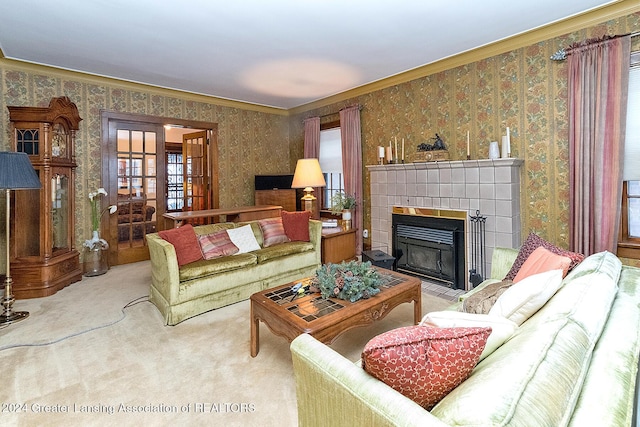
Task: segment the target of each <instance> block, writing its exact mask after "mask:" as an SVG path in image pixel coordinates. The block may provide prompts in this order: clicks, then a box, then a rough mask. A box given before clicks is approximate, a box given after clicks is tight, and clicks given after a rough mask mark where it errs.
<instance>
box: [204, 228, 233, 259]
mask: <svg viewBox="0 0 640 427" xmlns="http://www.w3.org/2000/svg"><path fill="white" fill-rule="evenodd" d="M197 237H198V242H199V243H200V249H201V250H202V256H203V257H204V259H213V258H218V257H221V256H228V255H233V254H236V253H238V251H239V249H238V247H237V246H236V245H234V244H233V242H232V241H231V239H230V238H229V233H227V230H220V231H218V232H215V233H211V234H204V235H199V236H197Z"/></svg>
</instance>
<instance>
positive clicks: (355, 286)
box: [311, 261, 385, 302]
mask: <svg viewBox="0 0 640 427" xmlns="http://www.w3.org/2000/svg"><path fill="white" fill-rule="evenodd" d="M384 283H385V279H384V278H383V277H382V276H381V275H380V273H378V271H377V270H376V269H375V268H373V267H372V266H371V262H370V261H367V262H359V261H349V262H342V263H340V264H331V263H329V264H325V265H323V266H321V267H320V268H318V269H317V270H316V275H315V277H314V278H313V279H312V281H311V288H312V290H314V291H318V292H320V294H321V295H322V298H325V299H326V298H329V297H332V298H340V299H343V300H348V301H351V302H356V301H358V300H359V299H361V298H364V299H367V298H369V297H371V296H373V295H375V294H377V293H378V292H380V289H379V287H380V286H381V285H383V284H384ZM314 288H315V289H314Z"/></svg>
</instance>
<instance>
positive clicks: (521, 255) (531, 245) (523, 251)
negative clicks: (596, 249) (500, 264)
mask: <svg viewBox="0 0 640 427" xmlns="http://www.w3.org/2000/svg"><path fill="white" fill-rule="evenodd" d="M540 246H542V247H544V248H545V249H548V250H550V251H551V252H553V253H554V254H557V255H562V256H566V257H568V258H570V259H571V265H570V266H569V271H571V270H572V269H574V268H575V267H576V265H578V264H579V263H580V262H582V260H583V259H584V255H582V254H579V253H576V252H571V251H567V250H564V249H561V248H559V247H557V246H555V245H554V244H553V243H550V242H547V241H546V240H544V239H543V238H542V237H540V236H538V235H537V234H535V233H530V234H529V236H527V240H525V242H524V243H523V244H522V247H521V248H520V250H519V251H518V256H517V257H516V260H515V261H514V263H513V265H512V266H511V269H510V270H509V272H508V273H507V275H506V276H505V277H504V278H505V279H508V280H513V279H514V278H515V277H516V274H518V271H519V270H520V267H522V264H524V262H525V261H526V260H527V258H529V255H531V253H533V251H534V250H536V248H538V247H540Z"/></svg>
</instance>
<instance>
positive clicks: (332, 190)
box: [318, 127, 344, 209]
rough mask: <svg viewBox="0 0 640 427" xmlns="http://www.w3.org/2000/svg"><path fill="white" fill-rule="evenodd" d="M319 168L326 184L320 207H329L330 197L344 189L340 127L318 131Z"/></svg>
mask: <svg viewBox="0 0 640 427" xmlns="http://www.w3.org/2000/svg"><path fill="white" fill-rule="evenodd" d="M318 160H319V162H320V168H321V169H322V173H323V174H324V180H325V181H326V182H327V186H326V187H325V188H324V197H323V201H322V209H331V197H333V195H334V194H336V193H339V192H341V191H344V179H343V176H342V139H341V137H340V128H339V127H334V128H331V129H325V130H321V131H320V155H319V159H318Z"/></svg>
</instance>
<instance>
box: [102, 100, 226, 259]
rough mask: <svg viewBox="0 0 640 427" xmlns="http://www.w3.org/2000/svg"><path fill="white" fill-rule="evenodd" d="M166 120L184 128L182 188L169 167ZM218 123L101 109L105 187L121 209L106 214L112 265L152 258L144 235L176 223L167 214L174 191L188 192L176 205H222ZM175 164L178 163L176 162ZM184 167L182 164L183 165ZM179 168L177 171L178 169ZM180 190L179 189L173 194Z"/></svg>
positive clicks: (104, 228)
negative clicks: (219, 179) (219, 175)
mask: <svg viewBox="0 0 640 427" xmlns="http://www.w3.org/2000/svg"><path fill="white" fill-rule="evenodd" d="M165 125H177V127H180V128H185V129H203V130H202V131H199V132H187V135H185V137H184V138H182V153H179V152H180V148H179V147H180V144H179V143H178V144H173V145H177V147H178V148H177V152H178V153H179V154H178V155H179V156H180V157H181V158H182V160H183V165H181V166H184V174H183V176H182V177H181V178H182V181H183V182H184V185H183V192H181V191H176V189H177V187H176V185H175V184H176V182H174V181H176V180H175V179H174V178H175V177H174V176H172V175H171V173H169V174H168V173H167V169H168V168H169V169H171V170H173V169H176V168H173V169H172V167H171V165H169V164H168V160H167V159H168V158H167V149H166V144H165V142H166V141H165V135H166V133H165ZM217 137H218V126H217V124H215V123H206V122H198V121H191V120H179V119H167V118H163V117H153V116H144V115H139V114H126V113H115V112H103V113H102V186H103V187H104V188H105V189H106V190H107V193H108V203H106V202H105V205H104V206H103V207H106V206H108V205H113V204H117V205H118V211H117V212H116V213H114V214H113V215H104V216H103V218H102V224H101V230H102V237H103V238H104V239H106V240H107V241H108V242H109V263H110V265H119V264H127V263H131V262H137V261H142V260H145V259H149V249H148V247H147V243H146V239H145V235H146V234H148V233H153V232H157V231H160V230H165V229H167V228H170V227H173V221H169V220H167V219H165V218H164V217H163V215H164V214H165V213H166V212H167V210H168V206H167V203H168V202H167V201H169V204H170V203H171V202H172V200H173V199H174V198H175V197H174V196H175V194H179V193H183V200H182V203H180V205H184V206H173V207H172V206H169V208H170V209H169V210H176V209H183V210H184V209H185V207H187V206H188V207H187V209H193V210H195V209H213V208H217V207H218V200H219V196H218V148H217V142H218V141H217ZM174 166H176V165H174ZM181 169H182V168H181ZM173 173H175V170H174V171H173ZM174 193H175V194H174Z"/></svg>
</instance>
